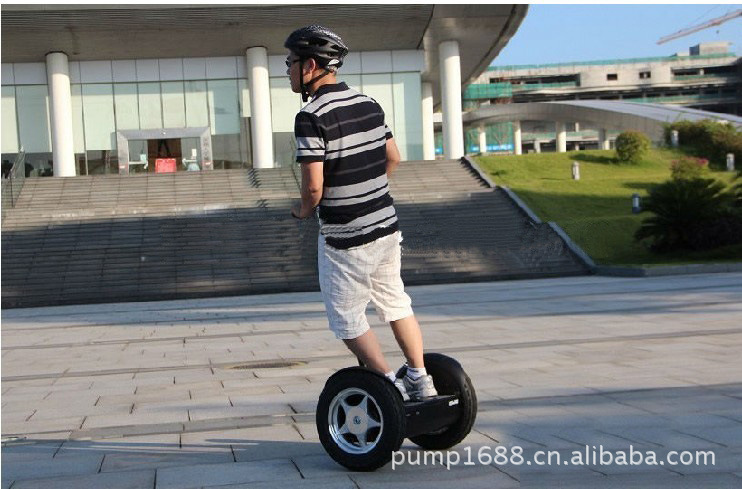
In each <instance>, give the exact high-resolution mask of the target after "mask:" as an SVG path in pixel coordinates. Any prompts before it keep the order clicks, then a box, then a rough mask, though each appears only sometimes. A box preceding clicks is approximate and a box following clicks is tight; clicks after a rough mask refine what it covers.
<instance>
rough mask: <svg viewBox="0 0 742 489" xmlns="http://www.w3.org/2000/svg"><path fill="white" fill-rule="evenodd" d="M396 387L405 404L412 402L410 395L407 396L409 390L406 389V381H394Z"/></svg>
mask: <svg viewBox="0 0 742 489" xmlns="http://www.w3.org/2000/svg"><path fill="white" fill-rule="evenodd" d="M394 387H396V388H397V389H398V390H399V393H400V394H402V400H403V401H404V402H407V401H409V400H410V396H409V394H407V388H406V387H405V383H404V379H396V380H395V381H394Z"/></svg>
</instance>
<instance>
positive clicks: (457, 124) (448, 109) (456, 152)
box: [438, 41, 464, 159]
mask: <svg viewBox="0 0 742 489" xmlns="http://www.w3.org/2000/svg"><path fill="white" fill-rule="evenodd" d="M438 55H439V63H440V70H441V100H442V104H441V106H442V108H443V135H444V140H443V152H444V154H445V156H446V158H447V159H459V158H461V157H462V156H464V123H463V120H462V116H461V60H460V58H459V43H458V41H443V42H442V43H440V44H439V45H438Z"/></svg>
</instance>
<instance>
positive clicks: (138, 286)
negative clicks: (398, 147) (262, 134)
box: [2, 161, 587, 307]
mask: <svg viewBox="0 0 742 489" xmlns="http://www.w3.org/2000/svg"><path fill="white" fill-rule="evenodd" d="M298 179H299V176H298V174H297V169H296V168H289V169H268V170H251V171H247V172H246V171H244V170H226V171H212V172H198V173H196V172H188V173H186V172H184V173H177V174H164V175H132V176H128V177H119V176H95V177H90V176H87V177H77V178H67V179H51V178H36V179H28V180H27V181H26V183H25V186H24V188H23V191H22V192H21V195H20V198H19V200H18V202H17V205H16V207H15V208H14V209H8V210H7V211H6V214H5V218H4V219H3V222H2V306H3V307H30V306H43V305H56V304H80V303H96V302H120V301H147V300H162V299H173V298H192V297H205V296H219V295H235V294H252V293H271V292H286V291H313V290H319V289H318V284H317V271H316V253H317V242H316V241H317V224H316V223H315V222H314V221H313V220H308V221H297V220H295V219H293V218H291V217H290V216H289V208H290V204H291V201H292V199H297V198H298V196H299V190H298V188H299V187H298ZM391 187H392V195H393V197H394V198H395V206H396V208H397V211H398V214H399V219H400V225H401V228H402V232H403V236H404V243H403V260H402V262H403V277H404V279H405V281H406V283H407V284H409V285H413V284H431V283H445V282H466V281H475V280H497V279H505V278H533V277H546V276H564V275H575V274H584V273H586V272H587V269H586V268H585V266H584V265H583V264H581V262H579V261H578V260H577V259H576V258H575V257H574V256H573V255H572V254H571V253H570V252H569V251H568V249H567V248H566V246H565V245H564V243H563V241H562V240H561V239H560V238H559V237H558V236H557V235H556V234H555V233H554V232H553V231H552V230H551V229H550V228H549V227H548V226H546V225H536V224H533V223H531V222H530V220H529V219H528V218H527V217H526V216H525V214H524V213H522V211H520V209H518V208H517V207H516V206H515V205H514V204H513V203H512V202H511V200H510V199H509V198H508V197H507V196H506V195H505V194H504V192H502V191H501V190H498V189H491V188H489V186H488V185H487V184H486V183H485V182H484V181H483V180H482V179H481V178H479V177H478V175H477V174H476V172H474V171H472V170H471V168H469V167H468V166H467V165H466V164H465V163H461V162H458V161H435V162H429V161H428V162H404V163H403V164H402V165H400V168H399V170H398V171H397V173H396V174H395V175H394V177H393V179H392V183H391Z"/></svg>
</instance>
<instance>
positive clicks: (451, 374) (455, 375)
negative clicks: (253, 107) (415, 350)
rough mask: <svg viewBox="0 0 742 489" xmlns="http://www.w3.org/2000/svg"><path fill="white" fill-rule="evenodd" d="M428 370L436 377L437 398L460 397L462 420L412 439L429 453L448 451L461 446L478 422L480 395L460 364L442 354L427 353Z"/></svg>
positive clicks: (426, 368)
mask: <svg viewBox="0 0 742 489" xmlns="http://www.w3.org/2000/svg"><path fill="white" fill-rule="evenodd" d="M424 360H425V370H427V372H428V374H430V375H432V376H433V383H434V384H435V389H436V390H437V391H438V395H450V394H455V395H458V396H459V405H460V406H461V417H460V418H459V419H458V420H457V421H456V422H455V423H454V424H452V425H451V426H449V427H448V428H445V429H444V430H442V431H439V432H436V433H426V434H424V435H418V436H413V437H411V438H410V441H412V442H413V443H415V444H416V445H419V446H420V447H422V448H425V449H426V450H445V449H448V448H451V447H452V446H454V445H456V444H458V443H460V442H461V441H462V440H463V439H464V438H466V436H467V435H468V434H469V432H470V431H471V429H472V426H474V421H475V420H476V419H477V394H476V392H474V386H473V385H472V383H471V379H470V378H469V376H468V375H466V372H464V369H463V368H462V367H461V364H460V363H459V362H457V361H456V360H454V359H453V358H451V357H447V356H446V355H442V354H440V353H426V354H425V357H424Z"/></svg>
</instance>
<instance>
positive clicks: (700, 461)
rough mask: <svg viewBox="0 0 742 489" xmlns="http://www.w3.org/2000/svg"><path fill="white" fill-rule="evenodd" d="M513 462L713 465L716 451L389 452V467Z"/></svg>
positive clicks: (490, 449) (502, 448)
mask: <svg viewBox="0 0 742 489" xmlns="http://www.w3.org/2000/svg"><path fill="white" fill-rule="evenodd" d="M492 464H494V465H515V466H529V465H532V466H544V465H546V466H551V467H562V466H569V465H581V466H606V465H629V466H639V465H645V466H665V465H667V466H675V465H685V466H687V465H703V466H713V465H716V454H715V453H714V452H713V451H711V450H682V451H678V450H670V451H667V452H666V453H657V452H656V451H654V450H639V449H635V448H634V446H633V445H630V446H629V449H628V450H614V449H610V450H609V449H605V448H603V445H598V446H595V445H585V446H584V449H582V450H572V451H571V452H565V451H564V450H535V451H533V450H530V451H529V454H525V453H524V450H523V448H522V447H520V446H517V445H514V446H504V445H497V446H495V447H494V448H493V447H491V446H482V447H480V448H478V449H476V450H473V449H472V447H464V448H463V449H461V450H459V451H422V452H421V451H415V450H411V451H397V452H394V453H393V454H392V470H394V469H396V468H397V467H398V466H401V465H445V466H446V468H447V469H449V470H450V468H451V466H456V465H465V466H466V465H492Z"/></svg>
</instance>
